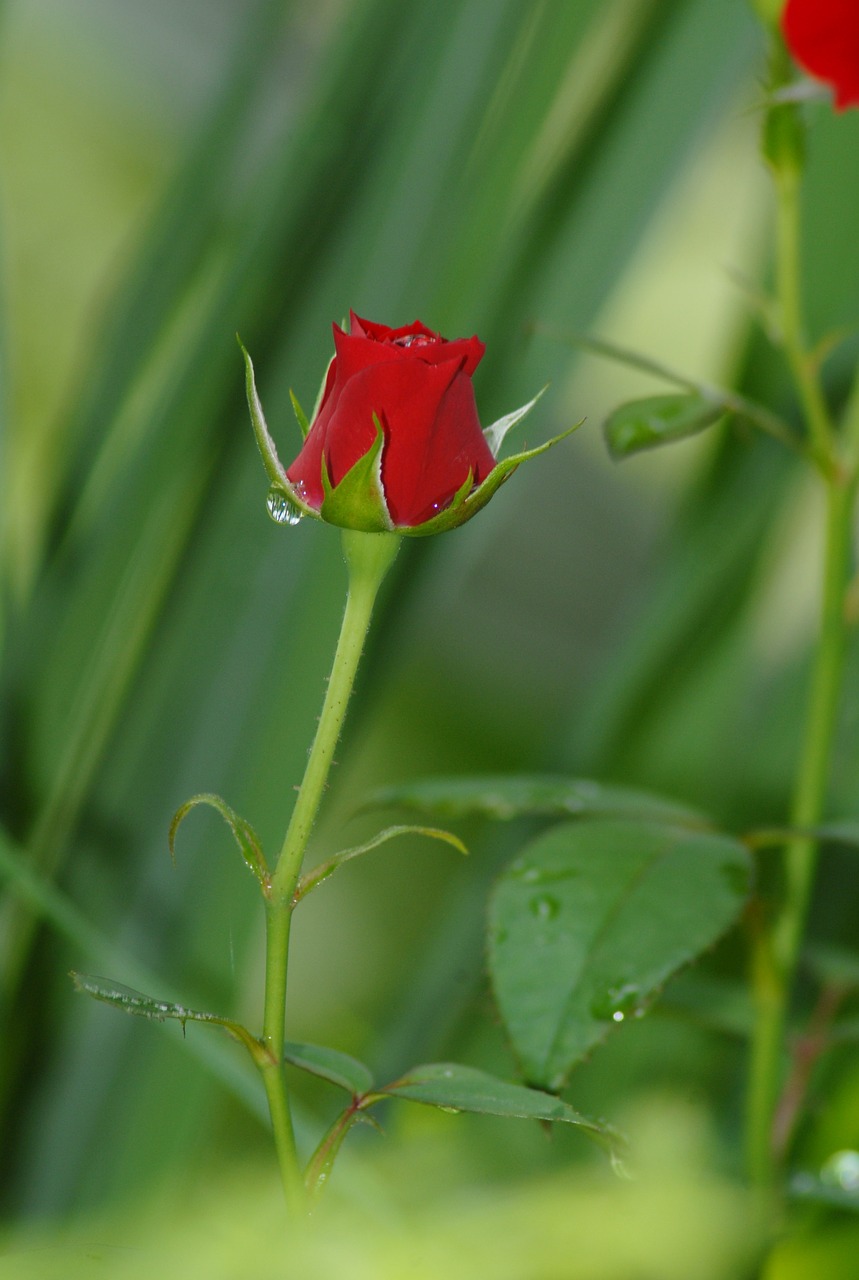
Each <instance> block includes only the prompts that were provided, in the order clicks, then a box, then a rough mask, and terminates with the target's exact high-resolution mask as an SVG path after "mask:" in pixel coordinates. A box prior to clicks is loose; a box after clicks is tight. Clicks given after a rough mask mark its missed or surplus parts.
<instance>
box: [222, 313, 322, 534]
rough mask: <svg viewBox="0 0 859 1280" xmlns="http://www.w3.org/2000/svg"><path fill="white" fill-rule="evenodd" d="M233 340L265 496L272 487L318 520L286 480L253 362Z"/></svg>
mask: <svg viewBox="0 0 859 1280" xmlns="http://www.w3.org/2000/svg"><path fill="white" fill-rule="evenodd" d="M236 341H237V342H238V344H239V348H240V350H241V353H242V355H243V356H244V360H245V391H246V394H247V398H248V409H249V410H250V415H251V425H252V427H253V429H254V436H255V437H256V442H257V448H258V449H259V451H260V455H261V457H262V461H263V466H264V467H265V470H266V475H267V476H268V478H269V481H270V482H271V488H270V489H269V496H271V490H272V489H275V490H277V492H278V493H280V494H282V495H283V497H284V498H285V499H286V501H287V502H289V503H291V504H292V506H294V507H297V508H298V510H299V511H301V512H302V513H303V514H304V515H307V516H313V517H314V519H316V520H318V519H319V512H318V511H314V509H313V507H309V506H308V505H307V503H306V502H305V501H304V499H303V498H302V496H301V494H300V493H299V492H298V490H297V489H296V488H295V487H294V486H293V485H292V484H290V482H289V480H288V479H287V478H286V468H285V467H284V465H283V463H282V462H281V460H280V458H279V457H278V456H277V446H276V445H275V443H274V440H273V438H272V435H271V432H270V431H269V429H268V424H267V422H266V420H265V414H264V413H263V407H262V402H261V401H260V398H259V393H258V391H257V388H256V379H255V378H254V366H253V361H252V360H251V358H250V355H249V354H248V352H247V350H246V349H245V346H244V343H243V342H242V340H241V338H240V337H239V336H238V334H236ZM290 394H291V393H290Z"/></svg>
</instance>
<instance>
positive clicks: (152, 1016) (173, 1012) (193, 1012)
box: [69, 972, 267, 1061]
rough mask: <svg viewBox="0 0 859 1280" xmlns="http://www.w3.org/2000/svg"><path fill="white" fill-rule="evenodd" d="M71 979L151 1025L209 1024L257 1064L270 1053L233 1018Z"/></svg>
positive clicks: (84, 978) (76, 976)
mask: <svg viewBox="0 0 859 1280" xmlns="http://www.w3.org/2000/svg"><path fill="white" fill-rule="evenodd" d="M69 976H70V977H71V979H72V981H73V982H74V984H75V987H76V988H77V990H78V991H83V992H84V993H85V994H86V995H88V996H92V998H93V999H94V1000H102V1001H103V1002H104V1003H105V1004H111V1005H113V1007H114V1008H115V1009H122V1011H123V1012H124V1013H132V1014H136V1015H137V1017H139V1018H149V1020H150V1021H152V1022H165V1021H166V1020H167V1019H168V1018H169V1019H172V1020H173V1021H175V1022H181V1023H182V1026H183V1028H184V1026H185V1023H186V1022H208V1023H210V1024H212V1025H214V1026H217V1027H223V1028H224V1030H225V1031H228V1032H229V1034H230V1035H231V1036H233V1038H234V1039H236V1040H238V1041H239V1043H240V1044H243V1045H244V1046H245V1048H246V1049H247V1050H248V1051H249V1052H250V1054H251V1056H252V1057H253V1058H254V1060H255V1061H258V1060H261V1059H262V1057H263V1056H264V1055H265V1054H266V1052H267V1051H266V1049H265V1047H264V1046H263V1045H262V1044H261V1043H260V1041H259V1040H257V1038H256V1036H254V1035H251V1033H250V1031H248V1029H247V1027H243V1026H242V1024H241V1023H240V1022H235V1021H234V1020H233V1019H232V1018H224V1017H222V1016H221V1015H220V1014H218V1013H204V1012H203V1011H202V1010H200V1009H189V1008H187V1006H185V1005H183V1004H176V1003H175V1002H174V1001H172V1000H157V999H156V998H155V997H154V996H147V995H144V994H143V992H142V991H135V990H134V989H133V988H132V987H125V986H123V985H122V984H121V983H119V982H113V981H111V979H109V978H97V977H94V976H93V975H91V974H86V973H74V972H73V973H71V974H70V975H69Z"/></svg>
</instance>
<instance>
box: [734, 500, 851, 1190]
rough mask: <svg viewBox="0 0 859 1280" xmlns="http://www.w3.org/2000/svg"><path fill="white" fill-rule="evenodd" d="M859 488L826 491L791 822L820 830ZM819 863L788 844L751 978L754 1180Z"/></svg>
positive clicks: (759, 1174) (769, 1122)
mask: <svg viewBox="0 0 859 1280" xmlns="http://www.w3.org/2000/svg"><path fill="white" fill-rule="evenodd" d="M854 498H855V486H854V485H852V484H850V485H847V486H845V485H841V484H838V483H835V482H830V483H829V484H828V486H827V516H826V544H825V550H824V568H823V574H824V578H823V596H822V602H821V616H820V632H819V638H818V645H817V653H816V657H815V662H814V670H813V673H812V683H811V691H810V697H809V706H808V713H807V718H806V728H805V734H804V745H803V751H802V756H801V758H800V764H799V770H798V774H797V780H796V786H795V790H794V799H793V805H792V808H791V823H792V825H794V826H797V827H804V828H808V827H814V826H816V825H817V824H818V823H819V821H820V819H821V817H822V815H823V807H824V803H825V799H826V785H827V780H828V776H829V764H830V758H831V754H832V743H833V739H834V736H835V728H836V722H837V712H838V698H839V692H840V689H841V680H842V675H843V668H844V651H845V638H846V637H845V619H844V602H845V593H846V589H847V584H848V581H849V573H850V554H849V553H850V532H851V525H852V514H853V506H854ZM816 865H817V842H816V841H814V840H810V839H808V838H806V837H797V838H795V839H793V840H791V841H789V843H788V844H787V845H786V846H785V851H784V876H785V885H784V896H783V900H782V903H781V906H780V908H779V911H778V913H777V915H776V917H775V919H774V921H773V922H772V924H771V926H770V927H769V928H768V929H767V928H764V929H763V930H762V931H761V933H760V935H759V938H758V940H757V943H756V947H755V956H754V962H753V981H754V986H755V996H756V1001H757V1006H758V1011H757V1023H756V1028H755V1036H754V1040H753V1045H752V1062H751V1073H750V1086H749V1104H748V1106H749V1111H748V1160H749V1170H750V1173H751V1175H752V1177H753V1178H754V1180H755V1181H756V1182H761V1183H768V1182H771V1181H772V1180H773V1178H774V1176H775V1155H774V1148H773V1129H772V1127H773V1117H774V1115H775V1111H776V1107H777V1103H778V1096H779V1092H780V1088H781V1080H782V1067H783V1051H784V1038H785V1030H786V1024H787V1013H788V1005H789V1001H790V992H791V987H792V984H793V978H794V973H795V970H796V964H797V958H798V955H799V950H800V947H801V945H802V937H803V932H804V929H805V921H806V917H807V915H808V905H809V900H810V897H811V891H812V887H813V884H814V873H815V869H816Z"/></svg>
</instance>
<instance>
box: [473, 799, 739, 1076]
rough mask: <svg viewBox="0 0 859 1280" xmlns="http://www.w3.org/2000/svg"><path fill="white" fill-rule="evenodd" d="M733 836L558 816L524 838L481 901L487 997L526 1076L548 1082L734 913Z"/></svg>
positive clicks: (633, 1012) (640, 1005)
mask: <svg viewBox="0 0 859 1280" xmlns="http://www.w3.org/2000/svg"><path fill="white" fill-rule="evenodd" d="M749 868H750V860H749V855H748V852H747V850H746V849H745V848H744V847H743V845H741V844H739V843H738V842H737V841H735V840H731V839H729V838H728V837H726V836H721V835H717V834H710V833H707V832H695V831H683V830H678V829H677V828H672V827H666V826H663V825H661V824H657V823H655V822H633V821H628V822H624V821H617V820H611V819H595V820H594V821H592V822H584V823H565V824H564V825H562V826H558V827H554V828H553V829H552V830H551V831H549V832H547V833H546V834H545V835H542V836H539V837H538V838H537V839H536V840H534V841H532V842H531V844H530V845H528V846H527V847H526V848H525V850H524V851H523V852H522V854H520V856H519V857H518V858H516V860H515V861H514V862H513V863H512V864H511V865H510V866H509V867H508V869H507V870H506V871H505V872H504V874H503V875H502V876H501V878H500V880H499V881H498V884H497V886H496V888H495V892H494V894H493V896H492V900H491V905H490V917H489V961H490V969H491V973H492V981H493V985H494V988H495V993H496V996H497V999H498V1004H499V1007H500V1010H501V1014H502V1017H503V1019H504V1022H505V1025H506V1027H507V1030H508V1032H509V1034H510V1036H511V1039H512V1041H513V1045H514V1048H515V1050H516V1052H517V1054H518V1056H519V1058H520V1061H521V1062H522V1066H523V1069H524V1071H525V1074H526V1076H527V1077H528V1079H530V1080H532V1081H534V1082H536V1083H540V1084H545V1085H548V1086H549V1087H550V1088H553V1089H557V1088H560V1087H562V1085H563V1083H564V1081H565V1079H566V1076H567V1073H568V1072H569V1070H570V1067H571V1066H572V1065H573V1064H574V1063H575V1062H578V1061H579V1060H580V1059H581V1058H582V1057H583V1056H584V1055H585V1054H586V1053H587V1052H588V1050H589V1049H591V1048H592V1047H593V1046H594V1045H595V1044H597V1043H599V1041H600V1040H602V1039H603V1038H604V1037H605V1036H606V1035H607V1033H608V1032H609V1030H610V1029H611V1028H612V1026H614V1025H615V1024H617V1023H619V1022H622V1021H623V1020H624V1019H625V1018H626V1017H628V1016H638V1015H640V1014H641V1012H643V1010H644V1009H645V1007H646V1004H647V1001H648V1000H649V999H650V998H651V997H652V996H653V995H654V994H655V993H656V992H657V991H658V990H659V988H660V987H661V986H662V984H663V983H664V982H665V981H666V979H667V978H668V977H670V975H671V974H672V973H674V972H675V971H676V970H677V969H679V968H681V967H682V966H683V965H684V964H686V963H688V962H689V961H690V960H692V959H693V958H694V957H695V956H696V955H698V954H699V953H700V952H702V951H704V950H705V949H706V948H707V947H710V946H712V944H713V943H714V942H715V941H716V939H717V938H718V937H719V935H720V934H722V933H723V932H724V931H725V929H727V928H728V927H729V925H731V924H732V923H733V922H734V920H735V919H736V918H737V916H738V914H739V912H740V910H741V908H742V906H743V903H744V901H745V897H746V894H747V892H748V884H749Z"/></svg>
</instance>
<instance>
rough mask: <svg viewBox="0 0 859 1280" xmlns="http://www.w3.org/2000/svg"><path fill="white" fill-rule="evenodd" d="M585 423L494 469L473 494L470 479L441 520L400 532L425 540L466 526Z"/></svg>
mask: <svg viewBox="0 0 859 1280" xmlns="http://www.w3.org/2000/svg"><path fill="white" fill-rule="evenodd" d="M582 422H584V418H582V419H581V421H580V422H576V423H574V424H573V425H572V426H571V427H568V428H567V430H566V431H562V432H561V434H560V435H559V436H554V437H553V438H552V439H551V440H547V441H546V442H545V444H539V445H537V447H536V448H535V449H526V450H525V451H524V452H523V453H514V454H512V455H511V456H510V457H509V458H505V459H504V460H503V462H499V463H497V465H496V466H494V467H493V468H492V470H491V471H490V473H489V475H488V476H487V477H486V479H485V480H484V481H483V483H482V484H479V485H478V486H477V488H476V489H472V490H471V492H470V493H469V492H468V490H467V487H466V486H467V485H470V483H471V480H470V476H469V478H468V480H467V481H466V484H463V486H462V487H461V488H460V489H459V491H458V492H457V494H456V495H455V497H454V499H453V501H452V502H451V504H450V506H449V507H445V509H444V511H440V512H439V514H438V515H437V516H433V517H432V518H431V519H430V520H427V521H425V523H424V524H418V525H415V526H413V527H412V528H408V527H401V526H399V525H398V526H397V532H398V533H403V534H406V535H407V536H409V537H413V538H423V537H426V536H428V535H430V534H433V533H445V532H446V531H447V530H448V529H455V528H456V527H457V526H458V525H461V524H465V522H466V520H470V519H471V517H472V516H475V515H477V513H478V511H481V510H482V509H483V507H485V506H486V504H487V502H488V501H489V499H490V498H492V497H494V495H495V493H496V492H497V491H498V489H499V488H500V487H501V485H502V484H504V482H505V480H509V479H510V477H511V476H512V474H513V472H514V471H515V470H516V468H517V467H519V466H521V465H522V463H523V462H527V461H528V460H529V458H536V457H537V456H538V455H539V454H541V453H545V452H546V450H547V449H551V448H552V446H553V445H556V444H559V443H560V441H561V440H566V438H567V436H571V435H572V434H573V432H574V431H578V429H579V427H580V426H581V425H582Z"/></svg>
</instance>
